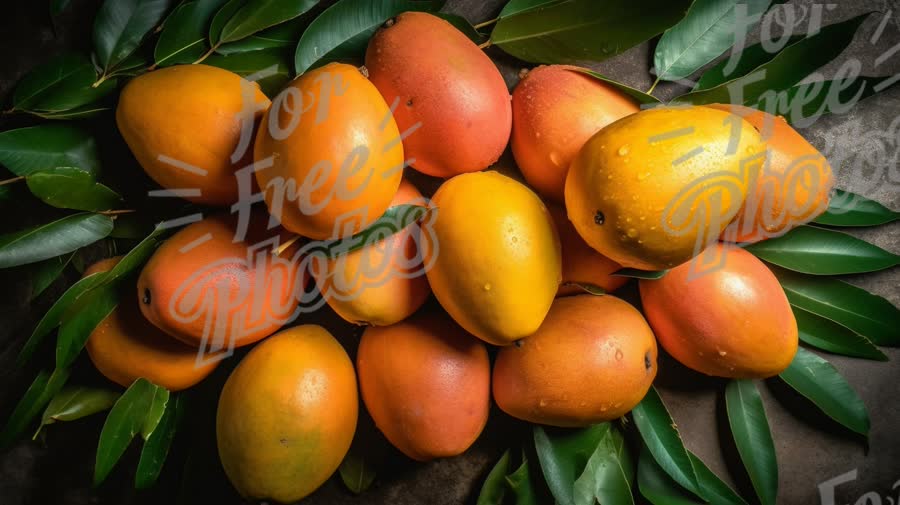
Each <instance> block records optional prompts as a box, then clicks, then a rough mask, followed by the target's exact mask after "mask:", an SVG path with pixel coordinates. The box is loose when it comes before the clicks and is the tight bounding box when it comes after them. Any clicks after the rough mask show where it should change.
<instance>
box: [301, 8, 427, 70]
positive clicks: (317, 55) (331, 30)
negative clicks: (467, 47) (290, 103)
mask: <svg viewBox="0 0 900 505" xmlns="http://www.w3.org/2000/svg"><path fill="white" fill-rule="evenodd" d="M443 3H444V2H443V1H430V0H429V1H413V0H385V1H380V2H370V1H368V0H340V1H339V2H337V3H335V4H334V5H332V6H331V7H329V8H327V9H325V11H324V12H322V14H320V15H319V16H318V17H316V19H314V20H313V21H312V23H310V24H309V27H308V28H307V29H306V31H304V32H303V35H302V36H301V37H300V42H298V43H297V49H296V51H295V53H294V71H295V72H296V73H297V74H302V73H303V72H306V71H307V70H309V69H310V68H313V67H314V66H318V65H321V64H324V63H328V62H330V61H344V60H345V59H346V58H348V57H350V58H354V57H355V58H358V59H362V56H363V55H364V54H365V52H366V46H367V45H368V44H369V39H370V38H371V37H372V35H373V34H374V33H375V30H377V29H378V27H379V26H381V25H382V24H384V22H385V21H387V20H388V19H390V18H392V17H394V16H396V15H398V14H400V13H401V12H405V11H423V12H434V11H437V10H438V9H440V8H441V5H443Z"/></svg>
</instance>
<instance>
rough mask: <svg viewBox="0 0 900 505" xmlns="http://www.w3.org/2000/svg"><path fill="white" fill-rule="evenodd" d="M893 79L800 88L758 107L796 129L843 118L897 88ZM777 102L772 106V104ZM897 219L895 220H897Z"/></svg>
mask: <svg viewBox="0 0 900 505" xmlns="http://www.w3.org/2000/svg"><path fill="white" fill-rule="evenodd" d="M889 80H893V76H887V77H866V76H858V75H851V76H847V77H845V78H843V79H834V80H831V81H813V82H807V83H803V84H798V85H796V86H794V87H792V88H790V89H788V90H787V91H785V92H783V93H779V94H778V95H777V96H774V97H773V96H769V97H767V98H768V99H767V100H766V101H764V102H760V103H759V104H756V107H757V108H759V109H763V110H765V111H767V112H769V113H772V112H773V110H774V114H776V115H779V116H782V117H784V118H785V119H786V120H787V122H788V123H790V124H792V125H794V126H795V127H797V128H803V127H806V126H809V125H811V124H812V123H814V122H815V121H816V120H818V119H819V118H820V117H822V116H825V115H828V114H843V113H845V112H847V111H849V110H850V109H851V108H852V107H853V106H854V105H856V104H857V103H859V102H861V101H863V100H865V99H866V98H868V97H870V96H872V95H874V94H875V93H879V92H881V91H884V90H887V89H890V88H892V87H894V86H896V85H897V81H895V82H888V81H889ZM772 101H774V102H775V105H774V106H773V105H772V104H771V102H772ZM895 219H896V216H895Z"/></svg>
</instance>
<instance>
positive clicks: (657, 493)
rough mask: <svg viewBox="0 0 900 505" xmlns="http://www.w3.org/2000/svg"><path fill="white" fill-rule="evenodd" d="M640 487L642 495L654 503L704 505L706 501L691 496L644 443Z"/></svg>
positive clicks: (639, 472) (639, 459) (640, 463)
mask: <svg viewBox="0 0 900 505" xmlns="http://www.w3.org/2000/svg"><path fill="white" fill-rule="evenodd" d="M637 475H638V476H637V482H638V489H639V490H640V491H641V496H643V497H644V498H646V499H647V501H648V502H650V503H652V504H653V505H702V504H704V503H706V502H705V501H703V500H700V499H699V498H696V497H694V496H691V494H690V493H688V492H687V491H686V490H685V489H684V488H683V487H681V486H680V485H678V483H677V482H675V481H674V480H673V479H672V477H669V475H668V474H666V472H665V471H664V470H663V469H662V467H660V466H659V464H658V463H657V462H656V460H655V459H653V455H652V454H650V451H649V450H648V449H647V446H645V445H642V447H641V455H640V457H639V458H638V471H637Z"/></svg>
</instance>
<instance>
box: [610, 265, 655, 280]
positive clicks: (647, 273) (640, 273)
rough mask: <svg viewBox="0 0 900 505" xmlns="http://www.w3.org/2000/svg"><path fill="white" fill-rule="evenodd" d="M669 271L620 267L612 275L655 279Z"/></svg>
mask: <svg viewBox="0 0 900 505" xmlns="http://www.w3.org/2000/svg"><path fill="white" fill-rule="evenodd" d="M667 273H669V271H668V270H638V269H637V268H620V269H619V270H616V271H615V272H613V273H612V274H610V275H615V276H618V277H631V278H633V279H648V280H653V281H655V280H657V279H662V278H663V276H664V275H666V274H667Z"/></svg>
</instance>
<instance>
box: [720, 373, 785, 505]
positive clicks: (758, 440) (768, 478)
mask: <svg viewBox="0 0 900 505" xmlns="http://www.w3.org/2000/svg"><path fill="white" fill-rule="evenodd" d="M725 405H726V410H727V411H728V424H729V425H730V426H731V434H732V436H733V437H734V443H735V445H736V446H737V449H738V453H739V454H740V456H741V461H743V463H744V467H745V468H746V469H747V473H748V474H750V481H751V482H752V483H753V489H755V490H756V495H757V496H759V500H760V502H762V504H763V505H774V504H775V498H776V497H777V496H778V461H777V460H776V459H775V442H774V441H773V440H772V433H771V432H770V431H769V422H768V420H767V419H766V410H765V408H764V407H763V403H762V398H760V396H759V391H758V390H757V389H756V383H755V382H754V381H752V380H732V381H730V382H729V383H728V386H726V388H725Z"/></svg>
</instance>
